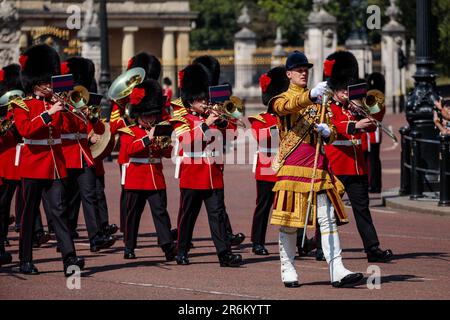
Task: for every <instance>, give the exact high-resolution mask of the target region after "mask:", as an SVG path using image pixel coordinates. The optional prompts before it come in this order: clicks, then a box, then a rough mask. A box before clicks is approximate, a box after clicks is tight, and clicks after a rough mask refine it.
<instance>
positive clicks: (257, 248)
mask: <svg viewBox="0 0 450 320" xmlns="http://www.w3.org/2000/svg"><path fill="white" fill-rule="evenodd" d="M252 252H253V253H254V254H256V255H257V256H268V255H269V251H267V249H266V248H265V247H264V246H263V245H262V244H258V243H255V244H253V249H252Z"/></svg>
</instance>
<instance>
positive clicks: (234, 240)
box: [230, 232, 245, 247]
mask: <svg viewBox="0 0 450 320" xmlns="http://www.w3.org/2000/svg"><path fill="white" fill-rule="evenodd" d="M244 240H245V235H244V234H243V233H241V232H239V233H237V234H233V235H231V239H230V242H231V245H232V246H233V247H234V246H238V245H240V244H241V243H242V242H244Z"/></svg>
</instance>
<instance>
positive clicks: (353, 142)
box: [333, 139, 361, 147]
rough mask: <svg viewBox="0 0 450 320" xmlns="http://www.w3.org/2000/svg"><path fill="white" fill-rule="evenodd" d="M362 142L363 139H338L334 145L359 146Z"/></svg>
mask: <svg viewBox="0 0 450 320" xmlns="http://www.w3.org/2000/svg"><path fill="white" fill-rule="evenodd" d="M360 144H361V139H355V140H336V141H334V142H333V146H348V147H351V146H357V145H360Z"/></svg>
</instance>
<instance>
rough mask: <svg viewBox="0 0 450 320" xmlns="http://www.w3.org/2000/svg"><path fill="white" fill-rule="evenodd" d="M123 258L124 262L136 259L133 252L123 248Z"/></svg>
mask: <svg viewBox="0 0 450 320" xmlns="http://www.w3.org/2000/svg"><path fill="white" fill-rule="evenodd" d="M123 258H124V259H126V260H132V259H136V255H135V254H134V250H133V249H128V248H125V251H124V252H123Z"/></svg>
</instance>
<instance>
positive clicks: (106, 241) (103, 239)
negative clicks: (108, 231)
mask: <svg viewBox="0 0 450 320" xmlns="http://www.w3.org/2000/svg"><path fill="white" fill-rule="evenodd" d="M115 242H116V239H114V238H113V237H111V236H109V237H107V236H100V235H96V236H95V237H94V238H93V239H92V240H91V241H90V244H91V252H97V251H99V250H101V249H107V248H109V247H111V246H112V245H113V244H114V243H115Z"/></svg>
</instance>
